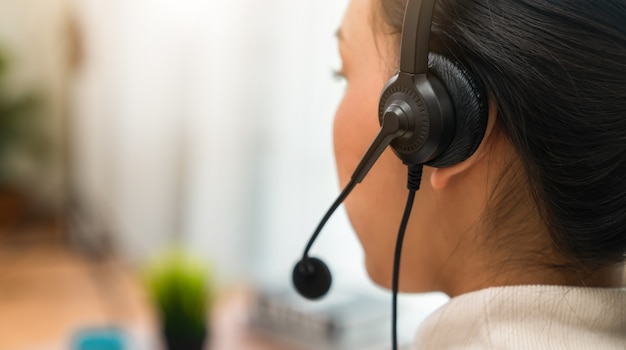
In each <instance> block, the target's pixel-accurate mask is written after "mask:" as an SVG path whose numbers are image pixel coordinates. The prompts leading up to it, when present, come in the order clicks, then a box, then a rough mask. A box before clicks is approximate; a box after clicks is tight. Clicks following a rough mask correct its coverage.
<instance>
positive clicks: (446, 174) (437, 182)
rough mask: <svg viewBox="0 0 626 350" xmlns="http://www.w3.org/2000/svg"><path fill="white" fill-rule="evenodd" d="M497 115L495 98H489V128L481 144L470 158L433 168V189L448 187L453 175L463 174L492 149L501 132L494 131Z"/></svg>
mask: <svg viewBox="0 0 626 350" xmlns="http://www.w3.org/2000/svg"><path fill="white" fill-rule="evenodd" d="M497 115H498V107H497V106H496V104H495V102H494V101H493V100H489V115H488V119H487V128H486V129H485V135H484V136H483V139H482V141H481V143H480V145H479V146H478V148H477V149H476V151H475V152H474V154H472V155H471V156H470V157H469V158H468V159H466V160H464V161H462V162H460V163H457V164H455V165H452V166H450V167H445V168H435V169H433V171H432V172H431V175H430V185H431V186H432V188H433V189H443V188H444V187H446V186H447V185H448V183H449V182H450V180H451V179H452V178H453V177H455V176H459V175H463V174H464V173H465V172H466V171H467V170H468V169H470V168H472V167H473V166H474V165H475V164H476V163H478V162H480V161H481V160H482V159H483V158H484V157H485V155H486V154H487V153H488V152H489V150H491V149H492V147H491V146H492V145H494V144H495V143H496V142H497V140H496V139H497V138H499V136H498V134H499V133H497V132H494V126H495V125H496V117H497Z"/></svg>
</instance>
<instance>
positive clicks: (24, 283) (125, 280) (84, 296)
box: [0, 237, 297, 350]
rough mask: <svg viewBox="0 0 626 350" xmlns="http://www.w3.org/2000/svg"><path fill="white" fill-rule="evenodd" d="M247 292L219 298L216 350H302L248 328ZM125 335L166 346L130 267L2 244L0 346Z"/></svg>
mask: <svg viewBox="0 0 626 350" xmlns="http://www.w3.org/2000/svg"><path fill="white" fill-rule="evenodd" d="M250 296H251V295H250V294H249V293H248V292H246V288H233V289H231V290H229V291H226V292H224V293H222V296H221V297H219V298H218V301H217V302H216V304H215V308H214V310H213V313H212V316H211V321H212V322H211V324H212V329H211V338H210V344H209V346H208V347H207V348H210V349H211V350H297V349H296V348H295V347H293V346H290V345H286V344H284V343H281V342H278V341H276V340H273V339H270V338H269V337H267V336H264V335H262V334H258V333H256V332H254V331H251V330H250V329H249V327H248V323H247V319H248V310H249V306H250V302H251V299H250ZM111 326H114V327H116V328H119V329H122V330H124V331H125V332H126V333H127V334H128V336H129V338H130V344H131V345H130V346H129V348H130V349H131V350H144V349H145V350H156V349H160V348H161V341H160V338H159V334H158V328H159V327H158V326H157V324H156V322H155V314H154V312H153V310H152V308H151V307H150V305H149V302H148V301H147V297H146V294H145V292H144V291H143V289H142V287H141V284H140V283H139V280H138V279H137V277H136V276H135V274H134V273H133V272H132V269H130V268H129V267H127V266H124V265H122V264H120V263H119V262H115V261H95V260H92V259H90V258H88V257H86V256H83V255H81V254H79V253H77V252H76V251H73V250H71V249H69V248H68V247H66V246H64V245H63V244H59V243H54V242H50V241H46V240H44V241H43V242H39V241H38V240H37V237H35V239H26V240H23V241H21V240H17V241H15V240H11V241H6V240H0V349H1V350H5V349H10V350H22V349H24V350H31V349H32V350H35V349H37V350H44V349H45V350H57V349H59V350H61V349H63V350H68V349H70V344H71V341H72V339H73V337H75V336H76V334H77V332H80V331H81V330H85V329H93V328H103V327H111Z"/></svg>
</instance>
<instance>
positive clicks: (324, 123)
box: [74, 0, 364, 284]
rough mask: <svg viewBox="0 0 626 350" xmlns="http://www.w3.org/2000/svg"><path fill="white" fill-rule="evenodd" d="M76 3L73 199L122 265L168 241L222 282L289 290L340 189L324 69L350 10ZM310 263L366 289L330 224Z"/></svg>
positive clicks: (266, 4) (267, 4) (322, 3)
mask: <svg viewBox="0 0 626 350" xmlns="http://www.w3.org/2000/svg"><path fill="white" fill-rule="evenodd" d="M76 3H77V6H78V8H79V13H80V18H81V22H82V24H83V29H84V31H85V47H86V62H85V63H86V64H85V66H84V67H83V70H82V72H81V75H80V76H79V78H78V81H77V85H76V86H77V88H76V101H75V107H76V108H75V112H76V118H75V119H76V120H75V135H74V136H75V138H76V139H77V142H76V144H77V147H76V149H75V152H74V154H75V156H76V159H77V173H78V174H79V185H80V186H79V188H80V189H81V191H80V193H81V194H82V196H83V199H84V200H85V201H87V202H88V203H90V205H92V206H93V207H96V208H98V210H99V211H100V212H101V213H104V214H103V215H105V216H106V217H109V218H110V219H111V223H112V224H113V226H114V228H115V232H116V239H117V240H118V241H119V242H120V243H121V247H122V249H123V251H124V253H125V254H126V255H127V256H128V257H129V258H130V259H132V260H133V261H137V262H141V261H143V260H144V259H145V258H146V257H148V256H150V255H151V254H153V253H154V252H156V251H158V249H160V248H162V247H163V246H164V245H165V244H167V243H168V242H171V241H172V240H174V239H180V240H182V242H184V243H185V244H186V245H187V246H188V247H190V248H192V249H193V250H194V251H195V252H197V253H198V254H200V255H202V256H203V257H206V258H207V259H208V260H210V261H212V262H213V263H214V265H215V269H216V271H217V272H218V275H219V276H220V277H221V278H222V279H223V280H225V281H232V280H237V279H240V278H243V277H247V278H258V279H261V280H277V281H279V283H285V284H287V283H288V276H289V271H290V269H291V266H292V263H293V262H294V261H295V260H296V258H297V257H298V256H299V255H300V254H301V252H302V248H303V247H304V244H305V243H306V240H307V239H308V236H309V235H310V233H311V232H312V230H313V229H314V227H315V225H316V224H317V221H318V220H319V219H320V217H321V215H322V214H323V213H324V211H325V210H326V208H327V206H329V205H330V203H331V202H332V200H333V199H334V197H335V196H336V194H337V193H338V190H339V189H338V188H337V183H336V176H335V168H334V161H333V157H332V141H331V132H332V118H333V114H334V109H335V107H336V105H337V103H338V101H339V98H340V97H341V93H342V89H343V86H342V84H341V83H338V82H335V81H333V79H332V76H331V71H332V69H336V68H339V64H340V63H339V60H338V56H337V53H336V41H335V38H334V33H335V31H336V30H337V28H338V26H339V24H340V22H341V18H342V15H343V12H344V10H345V6H346V4H347V1H346V0H342V1H331V0H303V1H290V0H271V1H270V0H268V1H254V0H229V1H200V0H109V1H106V2H103V1H96V0H80V1H76ZM314 251H315V253H317V254H318V255H322V256H323V257H324V258H326V259H327V260H328V262H329V264H330V265H331V266H332V268H333V269H334V270H335V278H336V280H338V281H342V280H344V279H345V280H346V281H353V280H355V279H357V280H364V272H363V267H362V265H363V264H362V258H361V252H360V248H359V246H358V244H357V242H356V240H355V238H354V235H353V234H352V232H351V229H350V227H349V225H348V223H347V220H346V218H345V215H344V214H343V213H342V212H339V213H337V214H336V217H335V218H333V220H332V221H331V223H330V224H329V225H328V227H327V228H326V230H325V232H324V233H323V235H322V236H320V239H319V241H318V243H317V244H316V246H315V248H314ZM261 276H262V277H261ZM355 276H356V277H355ZM339 283H340V284H341V283H342V282H339ZM345 283H352V282H345Z"/></svg>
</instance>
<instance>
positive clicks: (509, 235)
mask: <svg viewBox="0 0 626 350" xmlns="http://www.w3.org/2000/svg"><path fill="white" fill-rule="evenodd" d="M405 3H406V1H405V0H353V1H352V3H351V5H350V9H349V10H348V13H347V15H346V19H345V21H344V23H343V24H342V28H341V33H342V36H343V37H345V38H343V39H340V50H341V51H342V57H343V60H344V74H345V75H346V76H347V80H348V87H347V90H346V96H345V98H344V101H343V103H342V105H341V107H340V109H339V111H338V114H337V119H336V128H335V134H336V137H335V140H336V153H337V162H338V168H339V175H340V178H341V179H342V180H345V179H346V178H347V176H348V175H349V172H350V170H351V167H353V164H354V163H356V161H358V157H359V156H360V153H362V152H363V150H364V149H365V147H366V146H367V142H368V141H369V140H371V137H372V136H373V134H374V133H375V131H376V129H377V122H376V120H377V119H376V108H375V107H374V108H372V105H373V104H374V103H377V98H378V93H380V89H381V88H382V84H384V81H385V80H386V78H388V77H389V76H391V74H392V73H393V72H394V70H395V69H397V65H398V61H397V53H398V49H399V39H400V36H399V34H400V31H401V28H402V20H403V15H404V7H405ZM623 18H626V5H624V4H622V3H621V2H617V1H603V2H600V3H595V2H589V1H554V2H546V1H538V0H527V1H489V0H477V1H470V0H440V1H437V5H436V10H435V15H434V18H433V25H432V36H431V43H430V46H431V51H433V52H436V53H439V54H442V55H445V56H448V57H452V58H455V59H456V60H457V61H459V62H461V63H462V64H463V65H465V67H466V68H467V69H469V70H470V71H471V72H473V73H474V74H475V75H476V77H477V78H478V79H479V80H480V81H481V82H482V84H483V85H484V86H485V88H486V90H487V92H488V95H489V97H490V102H491V103H490V120H489V126H488V130H487V133H486V135H485V139H484V140H483V144H481V146H480V147H479V149H478V151H477V152H476V154H474V155H473V156H472V157H470V159H468V160H467V161H465V162H462V163H461V164H457V165H455V166H452V167H450V168H446V169H429V168H427V169H425V176H424V180H425V184H424V186H423V188H422V191H421V193H418V198H417V200H416V207H415V209H414V211H413V218H412V220H411V225H410V226H409V231H408V233H407V241H406V245H405V247H406V248H405V253H404V257H403V262H402V269H403V273H402V275H401V279H402V280H408V282H404V289H406V290H409V289H410V290H429V289H440V290H444V291H447V292H449V293H451V294H454V293H455V290H457V289H458V288H457V287H456V286H454V284H456V283H457V281H462V280H467V279H468V276H466V275H467V274H468V273H471V272H475V273H477V274H481V271H484V270H485V269H491V271H496V270H499V269H500V268H501V269H508V270H509V271H516V269H519V271H522V270H524V268H523V267H524V266H526V267H529V268H532V269H535V270H537V269H542V268H545V269H548V268H549V267H550V268H553V270H554V271H561V272H563V271H570V272H573V271H575V274H582V275H585V274H589V275H593V274H594V272H595V271H600V270H601V269H602V268H606V267H609V266H612V265H615V264H617V263H619V262H621V261H623V259H624V253H625V252H626V176H624V175H625V174H626V136H625V135H626V22H624V21H623ZM344 32H345V33H344ZM349 33H350V34H349ZM351 37H352V38H357V39H358V40H360V41H362V42H361V43H350V42H349V39H350V38H351ZM357 39H352V40H357ZM351 44H352V46H350V45H351ZM357 66H358V67H359V68H356V67H357ZM405 172H406V170H405V169H404V167H403V166H402V165H401V164H400V163H399V161H398V160H396V159H394V157H393V155H392V154H390V152H388V153H387V154H385V155H384V156H383V158H382V159H381V161H380V162H379V164H377V165H376V166H375V168H374V169H373V170H372V173H371V174H370V176H369V177H368V178H367V179H366V180H365V181H364V183H363V184H362V188H361V189H360V190H359V188H357V190H355V194H354V197H353V198H352V199H349V200H348V202H347V203H346V207H347V210H348V214H349V215H350V218H351V221H352V222H353V225H354V227H355V230H356V231H357V234H358V235H359V237H360V239H361V242H362V243H363V246H364V249H365V254H366V260H367V266H368V271H369V272H370V275H372V277H373V279H374V280H376V281H377V282H379V283H381V284H383V285H388V279H389V275H390V271H391V265H390V261H391V255H392V253H391V252H392V246H393V243H394V240H395V231H396V230H397V227H396V226H397V225H398V222H399V218H400V215H401V212H402V208H401V207H402V205H403V198H404V195H405V193H406V190H405V180H404V179H405ZM505 265H506V266H505ZM459 267H460V270H461V271H463V270H465V271H463V272H461V271H459ZM555 268H556V269H555ZM526 270H527V271H526V272H528V269H526ZM558 274H559V272H552V273H548V274H547V275H551V276H557V275H558ZM513 275H515V274H513ZM491 277H493V276H491ZM485 278H487V276H485ZM513 279H516V280H517V281H518V282H522V283H523V281H524V280H525V279H524V277H522V276H514V278H512V280H513ZM554 279H555V282H557V283H575V282H572V281H570V280H568V279H567V278H565V279H561V280H559V279H558V278H556V277H555V278H554ZM410 281H413V282H410ZM530 282H532V281H530ZM535 282H537V281H535ZM539 282H541V281H539ZM545 282H550V281H548V280H546V281H545ZM459 283H462V282H459ZM495 283H498V282H495ZM501 283H515V282H511V281H510V282H505V281H503V282H501ZM479 284H480V283H479ZM464 288H472V287H464ZM461 289H463V287H462V288H461Z"/></svg>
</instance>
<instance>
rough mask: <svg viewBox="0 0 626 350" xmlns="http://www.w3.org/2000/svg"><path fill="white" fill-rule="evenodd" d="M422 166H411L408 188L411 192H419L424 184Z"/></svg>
mask: <svg viewBox="0 0 626 350" xmlns="http://www.w3.org/2000/svg"><path fill="white" fill-rule="evenodd" d="M423 168H424V166H423V165H422V164H418V165H409V175H408V177H407V188H408V189H409V190H410V191H417V190H419V189H420V184H421V183H422V169H423Z"/></svg>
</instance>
